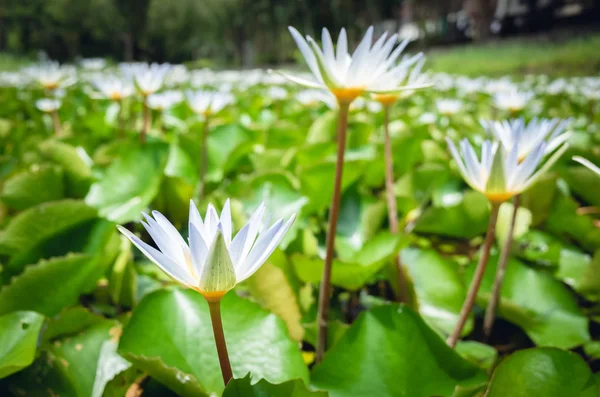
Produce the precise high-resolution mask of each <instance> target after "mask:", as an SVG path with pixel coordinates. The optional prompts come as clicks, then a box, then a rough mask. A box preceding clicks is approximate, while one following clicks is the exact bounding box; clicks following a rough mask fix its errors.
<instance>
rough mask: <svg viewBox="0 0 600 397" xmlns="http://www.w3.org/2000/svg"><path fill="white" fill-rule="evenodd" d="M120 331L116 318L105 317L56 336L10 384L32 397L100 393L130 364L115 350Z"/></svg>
mask: <svg viewBox="0 0 600 397" xmlns="http://www.w3.org/2000/svg"><path fill="white" fill-rule="evenodd" d="M120 332H121V328H120V325H119V324H118V323H117V322H116V321H108V320H104V321H103V322H101V323H100V324H98V325H95V326H93V327H91V328H89V329H87V330H85V331H84V332H81V333H80V334H78V335H75V336H70V337H68V338H65V339H61V340H55V341H54V342H53V343H52V344H51V345H49V346H47V347H46V348H45V349H44V351H43V354H42V355H41V356H40V357H39V358H38V359H37V360H36V361H35V363H34V364H33V365H32V366H31V367H29V368H28V369H27V370H25V371H23V372H21V373H19V374H18V375H17V376H15V377H14V378H11V383H10V386H11V388H12V389H13V390H14V391H17V390H20V391H22V392H24V393H25V395H27V396H33V397H37V396H61V397H79V396H91V397H101V396H102V394H103V391H104V388H105V386H106V384H107V383H108V382H109V381H110V380H112V379H114V378H115V377H116V376H117V375H118V374H119V373H121V372H123V371H126V370H127V369H128V368H129V367H130V366H131V364H130V363H129V362H127V361H126V360H125V359H123V357H121V356H119V355H118V354H117V353H116V348H117V343H118V339H119V335H120ZM122 395H124V393H123V394H122Z"/></svg>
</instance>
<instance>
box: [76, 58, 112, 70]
mask: <svg viewBox="0 0 600 397" xmlns="http://www.w3.org/2000/svg"><path fill="white" fill-rule="evenodd" d="M79 64H80V65H81V67H82V68H84V69H86V70H92V71H98V70H102V69H104V68H105V67H106V59H104V58H83V59H82V60H80V61H79Z"/></svg>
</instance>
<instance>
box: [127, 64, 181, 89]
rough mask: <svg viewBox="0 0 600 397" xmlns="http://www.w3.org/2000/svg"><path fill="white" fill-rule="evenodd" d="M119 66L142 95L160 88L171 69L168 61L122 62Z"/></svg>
mask: <svg viewBox="0 0 600 397" xmlns="http://www.w3.org/2000/svg"><path fill="white" fill-rule="evenodd" d="M120 66H121V71H122V72H123V75H124V76H125V77H126V78H128V79H130V80H131V81H132V82H133V83H134V84H135V86H136V87H137V89H138V90H139V91H140V92H141V94H142V95H143V96H148V95H151V94H154V93H155V92H157V91H158V90H160V89H161V88H162V86H163V85H164V83H165V79H166V78H167V75H168V74H169V72H170V71H171V65H170V64H168V63H163V64H158V63H152V64H150V65H149V64H147V63H124V64H121V65H120Z"/></svg>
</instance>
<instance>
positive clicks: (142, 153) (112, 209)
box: [85, 144, 167, 223]
mask: <svg viewBox="0 0 600 397" xmlns="http://www.w3.org/2000/svg"><path fill="white" fill-rule="evenodd" d="M166 160H167V147H166V146H164V145H163V144H147V145H145V146H143V147H136V148H133V149H132V150H129V151H127V152H125V153H124V154H123V155H122V156H120V157H118V158H117V159H116V160H115V161H114V162H113V163H112V164H111V165H110V166H109V167H108V168H107V169H106V171H105V173H104V175H103V176H102V177H101V178H100V180H99V181H97V182H95V183H94V184H93V185H92V187H91V188H90V191H89V193H88V195H87V196H86V198H85V201H86V203H87V204H88V205H90V206H92V207H94V208H97V209H98V212H99V214H100V215H101V216H103V217H105V218H107V219H109V220H111V221H113V222H116V223H127V222H131V221H133V220H136V219H138V218H139V217H140V213H141V212H142V211H143V210H144V209H145V208H146V207H147V206H148V205H149V204H150V202H151V201H152V200H153V199H154V196H156V194H157V193H158V190H159V187H160V183H161V181H162V178H163V168H164V166H165V162H166Z"/></svg>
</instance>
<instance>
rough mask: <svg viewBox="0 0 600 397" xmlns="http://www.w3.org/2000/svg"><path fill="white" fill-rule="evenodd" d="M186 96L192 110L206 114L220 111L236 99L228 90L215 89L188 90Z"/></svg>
mask: <svg viewBox="0 0 600 397" xmlns="http://www.w3.org/2000/svg"><path fill="white" fill-rule="evenodd" d="M186 97H187V102H188V105H189V106H190V109H192V112H194V113H196V114H201V115H205V116H206V115H209V114H214V113H218V112H219V111H221V110H222V109H223V108H224V107H225V106H227V105H229V104H230V103H232V102H233V99H234V98H233V95H231V94H229V93H228V92H213V91H187V92H186Z"/></svg>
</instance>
